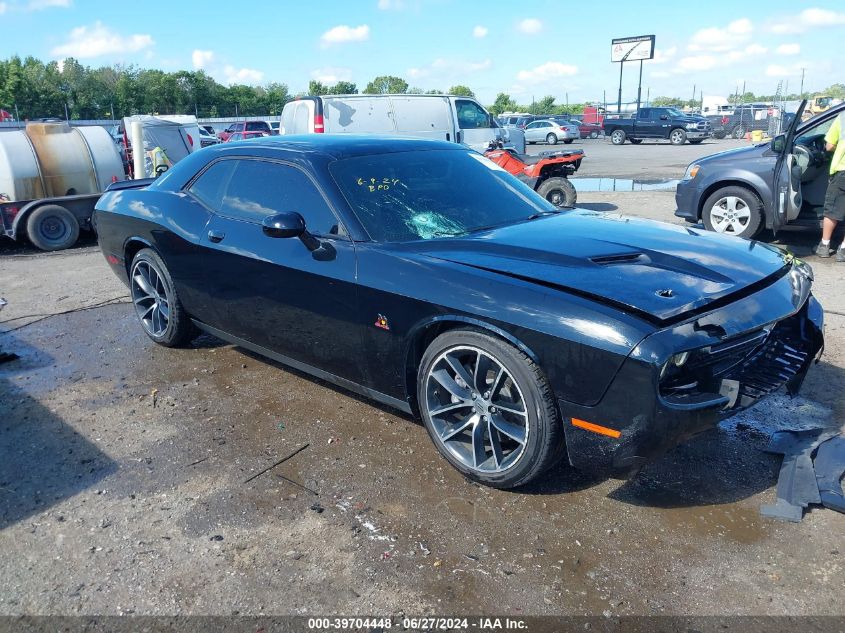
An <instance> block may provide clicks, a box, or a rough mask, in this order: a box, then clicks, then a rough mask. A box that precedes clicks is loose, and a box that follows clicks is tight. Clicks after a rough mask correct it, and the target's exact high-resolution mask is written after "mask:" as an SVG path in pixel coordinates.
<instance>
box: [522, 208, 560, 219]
mask: <svg viewBox="0 0 845 633" xmlns="http://www.w3.org/2000/svg"><path fill="white" fill-rule="evenodd" d="M562 212H563V209H554V210H551V209H550V210H548V211H538V212H537V213H532V214H531V215H529V216H528V217H527V218H526V219H528V220H536V219H537V218H544V217H546V216H547V215H557V214H558V213H562Z"/></svg>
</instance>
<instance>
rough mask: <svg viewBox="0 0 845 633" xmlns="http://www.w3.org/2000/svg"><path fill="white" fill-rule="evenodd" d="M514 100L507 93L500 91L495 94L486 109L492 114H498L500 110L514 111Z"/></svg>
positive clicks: (515, 107) (515, 106)
mask: <svg viewBox="0 0 845 633" xmlns="http://www.w3.org/2000/svg"><path fill="white" fill-rule="evenodd" d="M517 107H518V106H517V105H516V101H514V100H513V99H512V98H511V96H510V95H509V94H505V93H504V92H500V93H499V94H497V95H496V100H495V101H494V102H493V105H491V106H490V107H489V108H487V109H488V110H490V112H491V113H492V114H493V115H494V116H499V115H500V114H501V113H502V112H514V111H516V109H517Z"/></svg>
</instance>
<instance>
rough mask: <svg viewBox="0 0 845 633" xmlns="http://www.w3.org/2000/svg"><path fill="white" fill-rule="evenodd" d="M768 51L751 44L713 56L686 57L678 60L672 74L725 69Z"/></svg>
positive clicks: (760, 46) (763, 47) (758, 45)
mask: <svg viewBox="0 0 845 633" xmlns="http://www.w3.org/2000/svg"><path fill="white" fill-rule="evenodd" d="M768 51H769V49H768V48H766V47H765V46H762V45H760V44H757V43H752V44H748V45H747V46H746V47H745V48H742V49H738V50H731V51H727V52H720V53H718V54H715V55H710V54H704V55H688V56H686V57H682V58H681V59H679V60H678V63H677V64H675V67H674V68H673V69H672V72H674V73H675V74H684V73H690V72H701V71H705V70H712V69H714V68H725V67H727V66H732V65H733V64H736V63H737V62H740V61H743V60H746V59H748V58H749V57H754V56H756V55H765V54H766V53H767V52H768Z"/></svg>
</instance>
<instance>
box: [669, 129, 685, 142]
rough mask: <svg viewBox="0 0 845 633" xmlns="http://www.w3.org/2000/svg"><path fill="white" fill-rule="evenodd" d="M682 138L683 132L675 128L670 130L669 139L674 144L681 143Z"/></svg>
mask: <svg viewBox="0 0 845 633" xmlns="http://www.w3.org/2000/svg"><path fill="white" fill-rule="evenodd" d="M683 140H684V133H683V132H681V131H680V130H675V131H674V132H672V138H671V141H672V143H673V144H674V145H680V144H681V143H683Z"/></svg>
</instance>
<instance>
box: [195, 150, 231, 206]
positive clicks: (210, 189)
mask: <svg viewBox="0 0 845 633" xmlns="http://www.w3.org/2000/svg"><path fill="white" fill-rule="evenodd" d="M236 165H237V161H234V160H221V161H220V162H219V163H214V164H213V165H212V166H211V167H209V168H208V169H206V170H205V172H203V174H202V176H200V177H199V178H197V179H196V180H195V181H194V184H192V185H191V186H190V187H189V188H188V192H190V193H191V195H193V196H194V197H195V198H196V199H197V200H199V201H200V202H202V203H203V204H204V205H205V206H206V207H208V208H209V209H211V210H212V211H219V210H220V205H221V204H222V203H223V196H224V195H225V193H226V187H228V186H229V181H230V180H231V179H232V174H234V173H235V166H236Z"/></svg>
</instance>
